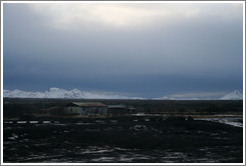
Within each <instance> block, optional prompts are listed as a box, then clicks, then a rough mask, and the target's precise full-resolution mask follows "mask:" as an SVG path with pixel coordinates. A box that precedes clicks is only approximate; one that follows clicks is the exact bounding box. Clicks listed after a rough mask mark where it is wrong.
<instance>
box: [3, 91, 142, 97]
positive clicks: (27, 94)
mask: <svg viewBox="0 0 246 166" xmlns="http://www.w3.org/2000/svg"><path fill="white" fill-rule="evenodd" d="M3 97H9V98H67V99H138V98H137V97H127V96H122V95H116V94H112V93H111V94H109V93H105V92H100V93H99V92H88V91H80V90H79V89H73V90H70V91H68V90H65V89H60V88H50V89H49V90H47V91H45V92H27V91H22V90H13V91H11V90H6V89H4V90H3Z"/></svg>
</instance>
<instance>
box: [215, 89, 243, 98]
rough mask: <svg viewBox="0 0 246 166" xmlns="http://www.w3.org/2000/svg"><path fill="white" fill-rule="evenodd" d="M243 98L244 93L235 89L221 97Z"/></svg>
mask: <svg viewBox="0 0 246 166" xmlns="http://www.w3.org/2000/svg"><path fill="white" fill-rule="evenodd" d="M242 99H243V95H242V94H241V93H240V92H239V91H238V90H235V91H233V92H231V93H229V94H227V95H225V96H223V97H221V98H220V100H242Z"/></svg>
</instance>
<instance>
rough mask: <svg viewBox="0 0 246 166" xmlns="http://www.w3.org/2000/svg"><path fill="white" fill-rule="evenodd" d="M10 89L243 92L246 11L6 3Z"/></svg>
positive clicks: (228, 6)
mask: <svg viewBox="0 0 246 166" xmlns="http://www.w3.org/2000/svg"><path fill="white" fill-rule="evenodd" d="M3 9H4V11H3V14H4V15H3V23H4V24H3V28H4V31H3V32H4V36H3V39H4V55H3V63H4V72H3V74H4V75H3V76H4V80H3V81H4V88H6V89H16V88H18V89H23V90H35V89H38V90H45V89H47V88H50V87H53V86H55V87H61V88H66V89H67V88H71V89H73V88H78V89H92V90H103V91H120V92H129V93H137V94H140V95H143V96H164V95H168V94H178V93H180V92H187V93H188V92H189V93H192V91H203V92H207V91H209V92H211V91H217V92H221V91H224V92H225V91H226V92H230V91H232V90H235V89H239V90H242V81H243V77H242V75H243V5H242V3H147V4H146V3H23V4H22V3H18V4H15V3H11V4H8V3H5V4H4V6H3Z"/></svg>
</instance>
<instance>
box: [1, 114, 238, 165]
mask: <svg viewBox="0 0 246 166" xmlns="http://www.w3.org/2000/svg"><path fill="white" fill-rule="evenodd" d="M3 161H4V163H22V162H25V163H43V162H51V163H59V162H61V163H100V162H103V163H125V162H130V163H171V162H175V163H210V162H211V163H242V162H243V128H240V127H233V126H230V125H226V124H221V123H216V122H210V121H201V120H180V119H179V120H177V119H176V120H175V119H170V120H162V119H154V120H152V119H150V120H149V119H145V120H141V121H140V120H138V119H135V120H134V119H128V120H123V121H122V120H120V119H98V120H95V121H91V122H88V121H83V120H81V121H78V122H73V123H61V122H60V123H54V124H4V126H3Z"/></svg>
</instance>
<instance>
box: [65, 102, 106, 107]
mask: <svg viewBox="0 0 246 166" xmlns="http://www.w3.org/2000/svg"><path fill="white" fill-rule="evenodd" d="M66 106H77V107H107V105H105V104H103V103H100V102H72V103H69V104H67V105H66Z"/></svg>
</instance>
